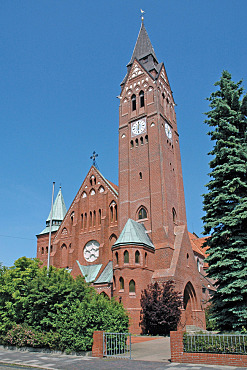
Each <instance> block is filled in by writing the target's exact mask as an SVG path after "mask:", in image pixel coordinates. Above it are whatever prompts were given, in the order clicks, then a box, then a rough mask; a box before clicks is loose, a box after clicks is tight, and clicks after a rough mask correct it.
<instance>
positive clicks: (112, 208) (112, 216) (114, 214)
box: [110, 201, 117, 222]
mask: <svg viewBox="0 0 247 370" xmlns="http://www.w3.org/2000/svg"><path fill="white" fill-rule="evenodd" d="M110 220H111V222H115V221H117V204H116V202H114V201H112V202H111V204H110Z"/></svg>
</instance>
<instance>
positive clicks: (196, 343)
mask: <svg viewBox="0 0 247 370" xmlns="http://www.w3.org/2000/svg"><path fill="white" fill-rule="evenodd" d="M183 343H184V352H205V353H233V354H234V353H235V354H241V355H246V354H247V335H245V334H212V333H208V334H197V333H194V334H184V337H183Z"/></svg>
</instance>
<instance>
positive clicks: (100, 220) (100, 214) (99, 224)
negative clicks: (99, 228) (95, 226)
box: [99, 209, 101, 225]
mask: <svg viewBox="0 0 247 370" xmlns="http://www.w3.org/2000/svg"><path fill="white" fill-rule="evenodd" d="M99 225H101V209H99Z"/></svg>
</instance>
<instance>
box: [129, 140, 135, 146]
mask: <svg viewBox="0 0 247 370" xmlns="http://www.w3.org/2000/svg"><path fill="white" fill-rule="evenodd" d="M130 147H131V148H133V147H134V141H133V140H131V141H130Z"/></svg>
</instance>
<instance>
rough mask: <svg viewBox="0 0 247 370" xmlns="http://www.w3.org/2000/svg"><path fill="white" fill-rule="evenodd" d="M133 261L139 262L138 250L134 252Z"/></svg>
mask: <svg viewBox="0 0 247 370" xmlns="http://www.w3.org/2000/svg"><path fill="white" fill-rule="evenodd" d="M135 263H140V252H139V251H136V252H135Z"/></svg>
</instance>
